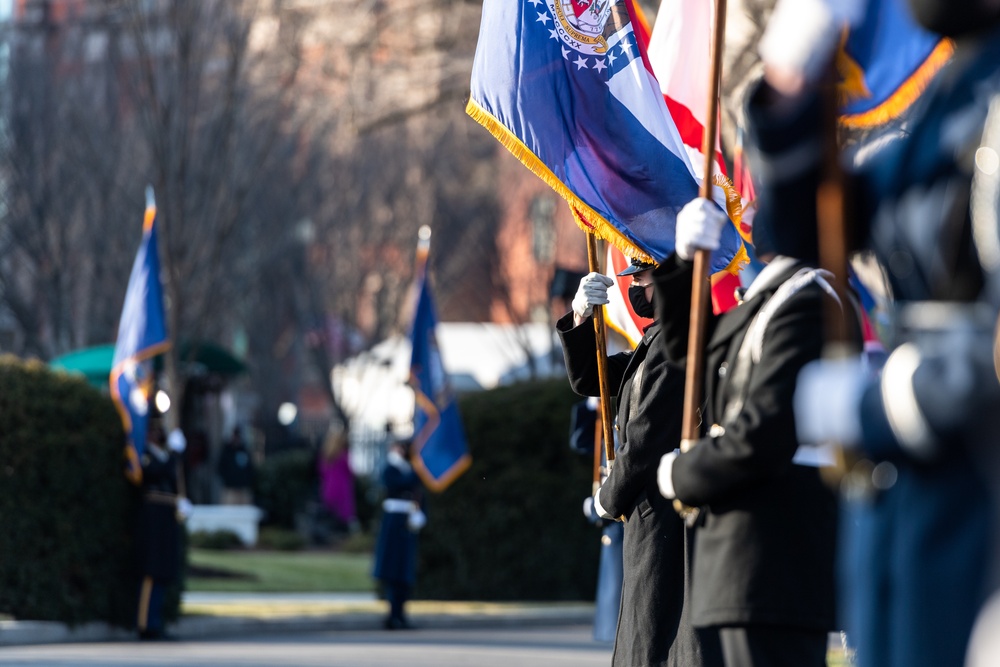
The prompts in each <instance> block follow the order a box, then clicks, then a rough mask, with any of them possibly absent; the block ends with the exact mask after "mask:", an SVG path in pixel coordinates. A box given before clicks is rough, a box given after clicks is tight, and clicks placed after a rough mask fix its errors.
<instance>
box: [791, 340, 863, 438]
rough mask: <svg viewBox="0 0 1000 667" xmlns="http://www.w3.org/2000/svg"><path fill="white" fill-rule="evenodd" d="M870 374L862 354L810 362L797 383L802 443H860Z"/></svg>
mask: <svg viewBox="0 0 1000 667" xmlns="http://www.w3.org/2000/svg"><path fill="white" fill-rule="evenodd" d="M869 375H870V374H869V372H868V371H867V370H866V368H865V364H864V362H863V361H862V359H861V357H858V356H854V357H849V358H847V359H835V360H826V359H819V360H817V361H811V362H809V363H808V364H806V365H805V366H804V367H803V368H802V370H801V371H799V377H798V380H797V381H796V383H795V431H796V433H797V434H798V438H799V442H800V443H803V444H808V445H821V444H825V443H836V444H838V445H842V446H846V447H850V446H852V445H857V444H858V443H859V442H860V440H861V396H862V393H863V392H864V389H865V386H866V385H867V383H868V378H869Z"/></svg>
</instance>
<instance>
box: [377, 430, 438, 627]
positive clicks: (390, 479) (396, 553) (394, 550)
mask: <svg viewBox="0 0 1000 667" xmlns="http://www.w3.org/2000/svg"><path fill="white" fill-rule="evenodd" d="M409 456H410V442H409V441H401V442H395V443H393V444H392V445H391V446H390V447H389V452H388V454H387V456H386V465H385V468H384V469H383V470H382V483H383V484H384V485H385V496H386V497H385V500H383V501H382V521H381V523H380V526H379V533H378V542H377V543H376V545H375V570H374V576H375V578H376V579H378V580H379V581H381V582H382V586H383V589H384V593H385V597H386V599H387V600H388V602H389V616H388V617H387V618H386V619H385V628H386V629H387V630H403V629H408V628H411V627H412V625H411V624H410V621H409V619H408V618H407V617H406V609H405V605H406V601H407V600H409V598H410V594H411V593H412V591H413V585H414V584H415V583H416V579H417V533H419V532H420V529H421V528H423V527H424V524H425V523H426V521H427V520H426V517H425V516H424V513H423V509H422V507H421V502H422V498H423V486H422V485H421V483H420V478H419V477H417V474H416V473H415V472H414V471H413V466H412V465H410V461H409Z"/></svg>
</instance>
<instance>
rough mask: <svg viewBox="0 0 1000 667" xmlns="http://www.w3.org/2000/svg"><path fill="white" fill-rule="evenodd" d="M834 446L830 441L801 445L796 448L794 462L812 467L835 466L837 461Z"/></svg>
mask: <svg viewBox="0 0 1000 667" xmlns="http://www.w3.org/2000/svg"><path fill="white" fill-rule="evenodd" d="M833 447H834V446H833V445H831V444H829V443H825V444H822V445H799V448H798V449H796V450H795V456H794V457H792V463H795V464H797V465H800V466H810V467H812V468H830V467H833V466H834V465H836V463H837V459H836V456H834V449H833Z"/></svg>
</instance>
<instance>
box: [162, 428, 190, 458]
mask: <svg viewBox="0 0 1000 667" xmlns="http://www.w3.org/2000/svg"><path fill="white" fill-rule="evenodd" d="M167 447H169V448H170V451H172V452H177V453H178V454H183V453H184V450H185V449H187V438H185V437H184V432H183V431H181V430H180V429H179V428H175V429H174V430H173V431H171V432H170V435H168V436H167Z"/></svg>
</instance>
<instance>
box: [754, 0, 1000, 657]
mask: <svg viewBox="0 0 1000 667" xmlns="http://www.w3.org/2000/svg"><path fill="white" fill-rule="evenodd" d="M848 4H852V3H848ZM861 4H862V5H863V4H864V3H861ZM843 5H844V3H842V2H835V1H834V0H810V1H809V2H806V1H805V0H794V1H786V0H782V1H781V2H779V4H778V6H777V8H776V9H775V14H774V17H775V18H774V19H772V21H771V25H769V26H768V28H767V32H766V33H765V39H764V42H763V43H762V55H763V56H764V60H765V66H766V72H767V75H766V78H765V79H764V81H762V82H761V83H760V84H759V85H758V86H757V87H756V89H755V90H754V92H753V94H752V95H751V98H750V107H749V111H750V118H751V120H752V121H753V125H754V127H755V128H756V129H755V130H752V134H756V135H757V137H758V141H757V144H758V147H757V152H758V154H759V161H760V163H761V165H762V168H761V169H759V170H758V172H757V173H759V174H766V175H767V178H764V179H762V183H761V186H762V187H761V188H760V189H759V191H758V192H759V195H760V200H761V202H762V203H763V202H765V201H770V202H771V204H772V208H771V210H770V211H765V210H764V208H763V207H762V209H761V211H760V213H759V214H758V216H757V219H756V221H755V223H756V224H759V221H760V220H761V219H762V217H764V218H767V217H769V216H771V217H774V218H787V217H789V216H791V217H795V218H800V219H803V220H808V221H809V222H808V224H810V225H815V211H816V201H817V184H818V183H819V180H820V174H821V173H822V172H823V170H824V169H826V168H827V167H826V165H825V164H824V156H823V155H822V152H821V151H819V150H817V147H818V146H820V145H822V143H823V140H822V135H821V132H822V125H821V123H820V119H821V118H822V117H823V115H824V114H827V115H829V113H828V110H824V109H822V107H821V104H822V102H821V100H822V96H821V94H820V92H819V86H818V82H819V81H820V80H821V79H822V71H823V68H824V66H825V65H827V64H828V63H829V62H830V61H831V60H832V59H834V58H835V55H834V50H835V48H836V45H837V44H838V43H840V41H841V35H842V32H843V29H844V20H843V19H844V15H843V14H842V13H841V9H842V7H843ZM909 7H910V10H911V12H912V15H913V17H914V18H915V19H917V21H918V22H919V23H920V24H922V25H923V26H924V27H925V28H927V29H928V30H930V31H931V32H933V33H937V34H939V35H942V36H946V37H950V38H952V39H953V40H954V41H953V45H954V48H955V51H954V55H953V56H952V58H951V60H950V62H949V63H948V64H947V65H945V66H944V67H943V68H942V70H941V71H940V73H938V74H937V75H936V77H935V78H934V79H933V80H932V81H931V82H930V83H929V85H928V87H927V89H926V91H925V92H924V93H923V95H922V97H921V98H920V99H919V100H918V101H917V102H916V104H915V105H914V107H913V109H912V112H911V115H910V116H909V117H908V118H907V119H906V123H905V128H904V129H905V132H896V134H898V135H899V138H896V139H894V140H891V141H885V140H883V141H880V142H873V143H872V144H870V145H869V146H868V150H865V151H864V152H863V153H858V155H860V156H864V158H865V159H864V160H863V161H860V162H862V164H861V173H860V174H857V175H856V176H854V177H853V178H852V179H851V181H850V185H851V186H852V189H851V194H852V195H853V197H852V200H853V207H852V208H850V209H848V211H847V216H846V217H847V220H848V221H849V222H850V223H851V224H852V225H853V226H855V229H854V234H853V237H854V238H855V239H856V241H857V243H858V247H859V249H867V250H870V251H871V252H872V254H873V256H874V258H875V259H876V260H877V262H878V263H879V266H880V269H881V270H882V271H883V275H884V278H885V279H886V280H887V282H888V287H889V290H888V292H889V295H890V298H891V301H892V303H891V307H890V309H889V312H890V323H889V326H888V327H887V332H888V334H889V335H888V340H886V346H887V349H888V352H889V356H888V359H887V360H886V362H885V365H884V368H883V370H882V372H881V375H880V376H876V377H873V376H872V375H871V374H870V373H868V372H866V369H865V368H864V364H863V361H862V359H860V358H854V359H849V360H847V361H840V362H833V361H828V362H819V363H816V364H814V365H811V366H810V367H807V368H806V369H805V370H804V371H803V374H802V377H801V378H800V382H799V391H798V392H797V395H796V397H795V400H796V423H797V426H798V428H799V431H800V434H801V435H802V437H803V438H806V439H809V440H812V441H815V442H819V441H831V442H839V443H841V444H844V445H846V446H848V447H849V448H853V449H855V451H856V453H857V457H856V458H857V459H860V460H858V461H857V464H856V465H855V466H854V467H853V469H852V471H851V473H850V474H849V475H848V476H847V478H846V480H845V481H846V484H845V487H844V488H845V489H846V490H847V493H845V495H844V498H843V507H844V510H845V512H844V518H845V521H844V522H843V523H842V526H843V541H844V545H845V549H844V550H843V552H842V559H841V563H840V570H841V573H842V576H841V582H840V583H841V590H842V592H843V595H842V600H843V605H842V609H843V611H844V621H845V629H846V630H847V635H848V639H849V641H851V643H852V644H853V645H854V646H855V647H856V653H857V657H856V659H857V664H858V665H859V666H861V667H903V666H905V667H922V666H924V665H926V666H928V667H930V666H935V667H940V666H941V665H961V664H962V663H963V659H964V658H963V656H964V655H965V653H966V647H967V645H968V642H969V637H970V634H971V630H972V627H973V622H974V619H975V617H976V614H977V611H978V610H979V608H980V606H981V605H982V603H983V599H984V597H985V596H986V595H987V594H988V593H989V591H990V590H991V589H993V588H994V587H995V585H996V579H995V577H994V576H991V575H995V574H996V573H995V568H996V564H997V562H998V558H997V555H998V554H997V553H996V551H995V547H996V544H997V542H998V538H1000V531H998V526H997V523H996V520H997V516H998V513H997V505H996V500H997V494H998V492H1000V479H998V472H1000V471H998V462H1000V457H998V456H997V452H998V448H997V446H996V438H997V432H998V430H1000V410H997V406H998V405H1000V383H998V381H997V369H996V368H995V359H994V353H995V340H996V321H997V314H998V312H1000V262H998V253H997V248H998V247H1000V224H998V220H1000V217H998V211H1000V201H998V193H1000V189H998V187H997V178H998V176H1000V170H998V169H997V164H998V163H1000V159H998V157H997V156H998V154H1000V152H998V151H1000V136H998V132H1000V4H998V3H997V2H995V1H994V0H910V2H909ZM806 15H807V16H808V17H809V21H808V22H806V21H804V20H803V18H804V16H806ZM781 17H784V19H781ZM779 19H780V20H779ZM805 28H808V30H806V29H805ZM765 47H766V48H765ZM838 62H839V59H838ZM890 137H891V135H890ZM793 155H794V156H796V157H795V158H794V159H792V158H790V157H789V156H793ZM849 201H850V200H849ZM991 491H992V494H993V496H992V500H993V502H992V504H991ZM994 618H996V617H994ZM992 631H993V632H994V633H1000V628H993V630H992Z"/></svg>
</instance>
